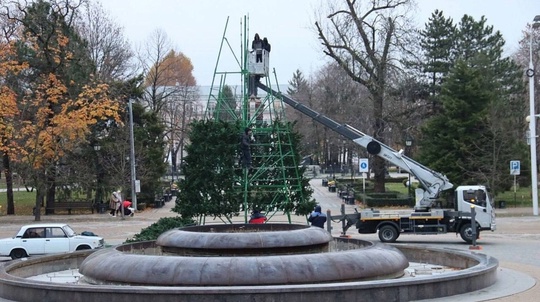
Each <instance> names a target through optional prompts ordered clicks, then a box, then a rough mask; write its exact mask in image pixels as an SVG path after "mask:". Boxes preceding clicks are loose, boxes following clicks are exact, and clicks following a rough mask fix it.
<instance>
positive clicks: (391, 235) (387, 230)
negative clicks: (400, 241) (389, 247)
mask: <svg viewBox="0 0 540 302" xmlns="http://www.w3.org/2000/svg"><path fill="white" fill-rule="evenodd" d="M398 237H399V232H398V230H397V229H396V228H395V227H393V226H391V225H385V226H382V227H381V228H380V229H379V239H380V240H381V241H382V242H394V241H396V239H397V238H398Z"/></svg>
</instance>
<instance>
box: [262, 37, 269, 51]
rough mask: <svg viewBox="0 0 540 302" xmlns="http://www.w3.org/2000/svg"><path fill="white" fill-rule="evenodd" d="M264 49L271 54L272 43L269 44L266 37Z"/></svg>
mask: <svg viewBox="0 0 540 302" xmlns="http://www.w3.org/2000/svg"><path fill="white" fill-rule="evenodd" d="M263 49H264V50H266V51H268V53H270V49H271V46H270V43H268V39H267V38H266V37H264V39H263Z"/></svg>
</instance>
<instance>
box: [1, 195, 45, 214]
mask: <svg viewBox="0 0 540 302" xmlns="http://www.w3.org/2000/svg"><path fill="white" fill-rule="evenodd" d="M13 202H14V204H15V214H17V215H32V209H33V208H34V205H35V204H36V192H35V191H34V192H26V190H24V191H23V190H21V191H14V192H13ZM0 207H1V208H0V214H1V215H5V214H6V210H7V193H6V192H0ZM43 211H44V210H43Z"/></svg>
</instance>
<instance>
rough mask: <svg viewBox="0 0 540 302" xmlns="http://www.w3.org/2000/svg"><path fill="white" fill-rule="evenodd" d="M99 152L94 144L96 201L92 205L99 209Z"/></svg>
mask: <svg viewBox="0 0 540 302" xmlns="http://www.w3.org/2000/svg"><path fill="white" fill-rule="evenodd" d="M99 150H101V146H100V145H99V143H96V144H94V151H96V199H95V201H94V203H95V206H96V207H100V203H101V173H100V171H101V167H100V166H99ZM98 211H101V208H98ZM100 214H101V212H100Z"/></svg>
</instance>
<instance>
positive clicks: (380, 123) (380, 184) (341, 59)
mask: <svg viewBox="0 0 540 302" xmlns="http://www.w3.org/2000/svg"><path fill="white" fill-rule="evenodd" d="M344 2H345V4H344V5H336V3H335V2H332V3H331V4H330V5H329V9H330V11H331V12H330V14H328V15H327V18H326V20H324V21H323V20H320V21H318V22H316V23H315V27H316V30H317V33H318V36H319V39H320V40H321V42H322V45H323V49H324V53H325V54H327V55H328V56H330V57H331V58H332V59H334V60H335V61H336V62H337V63H338V64H339V66H340V67H341V68H343V70H344V71H345V72H346V73H347V74H348V75H349V76H350V77H351V78H352V79H353V80H354V81H355V82H358V83H359V84H361V85H362V86H364V87H366V88H367V90H368V91H369V93H370V100H371V103H372V106H373V118H374V127H373V132H372V133H371V134H372V136H373V137H374V138H376V139H379V140H382V141H384V132H385V130H386V128H387V126H386V122H385V120H384V101H385V99H386V94H387V88H388V84H389V82H388V74H389V71H390V70H392V69H397V68H399V61H398V58H399V53H398V52H397V51H398V50H400V48H402V47H403V45H401V41H402V37H404V36H405V35H406V34H407V31H408V28H409V24H410V21H409V19H408V18H407V14H408V9H409V8H411V7H412V1H411V0H371V1H356V0H345V1H344ZM384 166H385V163H384V160H383V159H381V158H379V157H376V158H375V160H374V162H373V170H374V172H375V190H376V191H377V192H384V190H385V188H384V177H385V173H384Z"/></svg>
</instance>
